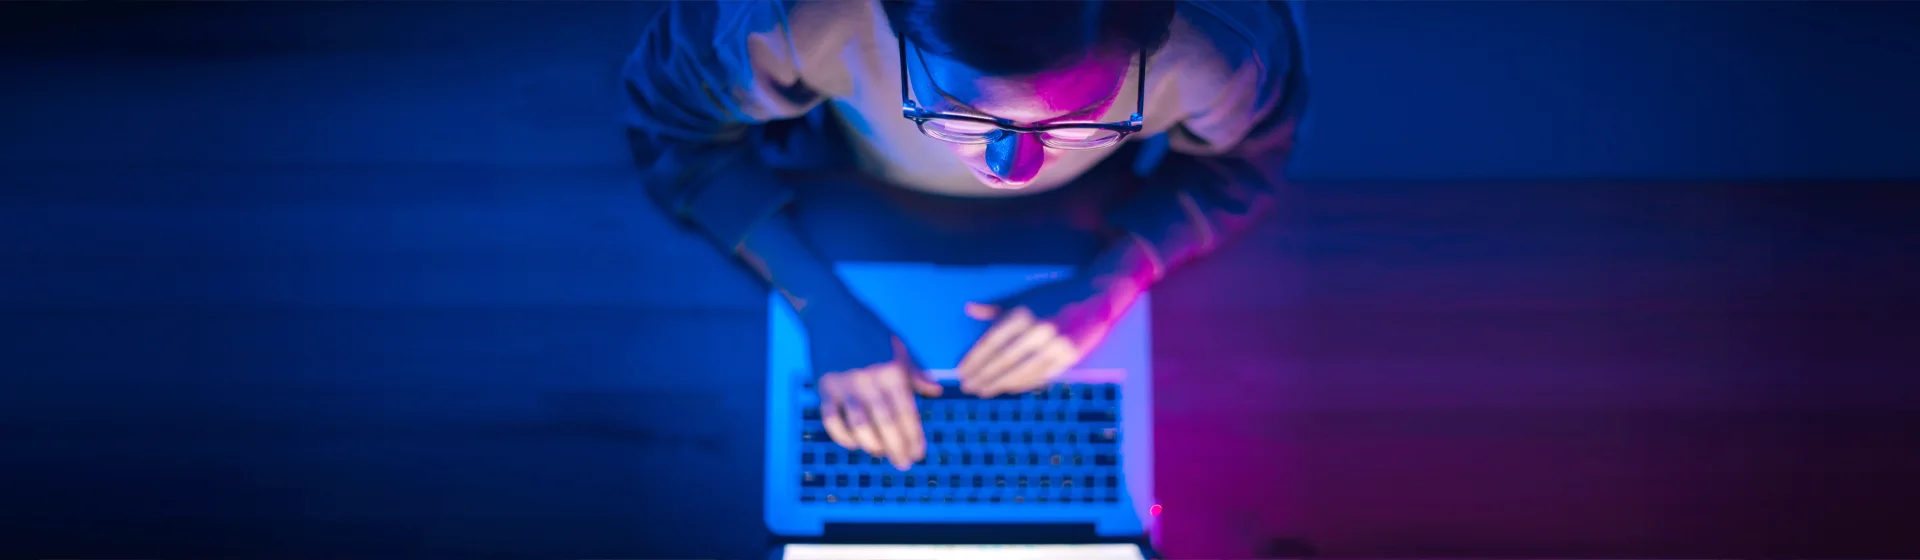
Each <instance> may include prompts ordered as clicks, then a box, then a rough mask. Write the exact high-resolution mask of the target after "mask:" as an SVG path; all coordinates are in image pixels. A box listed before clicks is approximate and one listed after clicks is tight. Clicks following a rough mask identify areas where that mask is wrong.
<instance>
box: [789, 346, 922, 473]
mask: <svg viewBox="0 0 1920 560" xmlns="http://www.w3.org/2000/svg"><path fill="white" fill-rule="evenodd" d="M893 347H894V359H893V360H891V361H887V362H883V363H879V364H874V365H871V366H867V367H862V368H856V369H851V370H846V371H838V372H833V373H828V374H826V375H822V376H820V379H819V382H818V383H816V386H817V387H819V389H820V423H821V424H824V425H826V428H827V436H828V437H831V438H833V442H834V443H838V444H840V445H841V446H842V447H845V448H847V449H852V450H855V451H865V452H867V453H869V454H872V455H873V456H875V457H881V458H885V459H887V460H888V461H889V462H891V463H893V467H894V468H896V469H900V470H903V471H904V470H907V469H908V468H911V467H912V466H913V463H914V462H916V461H919V460H920V459H922V458H925V457H926V456H927V442H926V433H925V432H924V431H923V430H922V429H921V427H920V408H919V406H918V405H917V404H916V403H914V400H913V395H914V393H919V394H921V395H926V396H928V397H937V396H940V384H939V383H938V382H935V381H934V380H933V379H932V378H929V377H928V376H927V375H926V373H925V372H924V371H921V369H920V367H919V366H918V365H916V364H915V363H914V361H913V358H912V356H910V355H909V354H908V353H907V350H906V345H905V344H902V343H901V342H900V339H898V338H895V339H893Z"/></svg>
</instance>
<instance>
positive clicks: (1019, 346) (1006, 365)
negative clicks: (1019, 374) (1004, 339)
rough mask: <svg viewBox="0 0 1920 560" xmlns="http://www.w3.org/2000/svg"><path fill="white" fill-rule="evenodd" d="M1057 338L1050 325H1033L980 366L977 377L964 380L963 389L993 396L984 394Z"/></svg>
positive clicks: (1043, 351) (988, 394)
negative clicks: (987, 389) (988, 388)
mask: <svg viewBox="0 0 1920 560" xmlns="http://www.w3.org/2000/svg"><path fill="white" fill-rule="evenodd" d="M1058 338H1059V333H1057V332H1056V331H1054V329H1053V325H1052V324H1050V323H1036V324H1034V325H1033V326H1032V327H1030V328H1028V329H1027V331H1026V332H1023V333H1020V336H1019V337H1018V338H1015V339H1014V340H1013V342H1011V343H1008V344H1007V346H1006V348H1004V349H1002V350H1001V351H1000V352H999V353H998V354H996V355H995V356H993V358H992V359H990V360H988V361H987V362H986V363H984V364H981V365H980V373H979V375H977V376H976V377H975V378H973V379H968V380H966V383H967V385H966V386H963V387H964V388H966V390H967V392H969V393H973V394H976V395H980V396H983V397H988V396H993V395H992V394H990V393H987V392H984V391H985V390H986V388H987V387H991V386H994V385H996V384H998V383H999V382H1000V379H1002V378H1004V377H1006V376H1008V375H1010V374H1012V373H1013V370H1014V367H1015V366H1017V365H1019V364H1020V363H1021V362H1025V361H1028V359H1029V358H1031V357H1033V356H1038V355H1042V354H1044V353H1045V351H1046V350H1047V349H1048V346H1049V345H1050V344H1052V343H1053V341H1054V340H1057V339H1058Z"/></svg>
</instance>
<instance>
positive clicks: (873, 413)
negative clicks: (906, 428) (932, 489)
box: [855, 366, 912, 468]
mask: <svg viewBox="0 0 1920 560" xmlns="http://www.w3.org/2000/svg"><path fill="white" fill-rule="evenodd" d="M893 367H898V366H893ZM903 373H904V372H901V371H899V370H898V369H892V370H877V371H875V373H870V374H867V375H863V376H860V377H859V378H857V379H856V381H855V389H856V390H857V391H859V394H860V400H861V402H864V403H866V405H867V418H868V419H869V420H871V421H872V422H873V428H874V431H875V432H877V433H878V434H879V436H880V445H882V446H883V447H884V448H885V449H886V452H885V455H882V456H884V457H886V458H887V459H888V460H890V461H891V462H892V463H893V465H894V467H896V468H898V467H900V466H901V465H903V464H912V462H911V461H908V460H907V457H909V456H910V453H909V452H908V448H909V447H908V445H907V438H906V435H905V434H902V433H901V430H900V423H901V422H902V421H903V420H905V419H904V418H901V414H900V411H899V410H898V409H896V408H895V406H894V399H893V395H891V394H890V393H895V392H899V393H905V392H906V391H907V387H906V384H905V381H906V379H904V375H902V374H903Z"/></svg>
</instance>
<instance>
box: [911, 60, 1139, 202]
mask: <svg viewBox="0 0 1920 560" xmlns="http://www.w3.org/2000/svg"><path fill="white" fill-rule="evenodd" d="M919 58H923V59H924V60H925V61H926V65H925V66H924V67H923V70H924V72H913V73H914V74H921V75H916V76H912V77H910V79H912V80H914V81H915V82H916V83H915V84H914V89H915V91H917V92H926V93H925V94H922V95H921V96H920V102H921V103H922V104H924V105H926V106H927V107H928V108H929V109H933V110H936V111H943V112H953V113H963V114H976V115H980V116H986V117H994V118H1001V119H1006V120H1010V121H1013V122H1016V123H1020V124H1026V125H1038V124H1047V123H1052V122H1075V121H1100V120H1102V118H1101V117H1103V116H1105V114H1106V112H1107V110H1108V109H1109V108H1111V107H1112V106H1113V102H1114V96H1115V94H1116V93H1118V92H1119V91H1120V87H1121V86H1122V85H1124V84H1123V83H1122V82H1124V81H1125V80H1126V77H1127V71H1128V69H1130V68H1131V67H1132V60H1133V53H1125V52H1097V53H1091V54H1089V55H1088V56H1087V57H1085V58H1084V59H1082V60H1080V61H1079V62H1075V63H1073V64H1070V65H1067V66H1065V67H1062V68H1059V69H1056V70H1048V71H1045V72H1040V73H1037V74H1032V75H1027V76H989V75H986V74H982V73H980V72H979V71H977V70H974V69H972V68H969V67H967V66H966V65H963V64H960V63H957V62H953V61H950V60H947V59H944V58H941V57H939V56H936V55H934V54H931V53H921V56H920V57H919ZM929 78H930V79H929ZM922 82H925V83H924V85H923V84H922ZM951 147H952V149H953V151H954V155H956V156H958V157H959V158H960V160H961V161H962V162H963V163H965V164H966V166H967V169H968V170H970V171H972V172H973V175H974V178H976V179H979V180H980V182H981V184H984V185H986V186H987V187H989V188H994V189H1005V190H1018V189H1022V188H1026V187H1027V185H1030V184H1032V183H1033V181H1034V179H1035V178H1036V177H1038V176H1039V175H1040V170H1041V169H1044V168H1045V167H1046V166H1047V164H1048V163H1051V162H1053V161H1054V160H1056V159H1058V158H1059V155H1060V154H1059V152H1060V150H1056V149H1053V148H1048V147H1046V146H1045V145H1042V144H1041V143H1040V139H1039V138H1035V137H1034V136H1033V135H1029V134H1017V135H1013V136H1011V137H1009V138H1006V139H1003V140H1001V141H999V142H994V143H991V144H972V145H967V144H953V145H952V146H951Z"/></svg>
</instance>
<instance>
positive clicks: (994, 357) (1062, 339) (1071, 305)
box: [959, 271, 1139, 397]
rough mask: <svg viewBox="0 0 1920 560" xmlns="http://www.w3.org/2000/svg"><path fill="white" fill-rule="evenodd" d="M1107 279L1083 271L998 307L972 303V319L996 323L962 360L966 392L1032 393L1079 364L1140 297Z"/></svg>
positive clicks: (962, 383)
mask: <svg viewBox="0 0 1920 560" xmlns="http://www.w3.org/2000/svg"><path fill="white" fill-rule="evenodd" d="M1106 278H1107V277H1102V276H1099V275H1095V274H1091V273H1086V272H1084V271H1083V273H1082V274H1078V275H1075V276H1073V277H1071V278H1066V279H1062V280H1056V281H1053V282H1048V283H1046V284H1041V285H1039V286H1036V287H1034V288H1032V289H1029V290H1027V291H1025V292H1021V293H1020V294H1018V295H1016V296H1014V297H1012V298H1008V299H1007V300H1004V301H1002V302H1000V303H997V304H983V303H969V304H967V308H966V313H967V316H969V317H972V318H974V319H976V320H980V321H993V322H994V323H993V326H991V327H988V328H987V332H986V334H983V335H981V336H980V339H979V340H978V341H976V342H974V344H973V348H972V349H971V350H968V351H967V355H966V356H965V357H963V358H961V359H960V368H959V369H960V390H961V391H964V392H966V393H968V394H971V395H977V396H980V397H992V396H995V395H1000V394H1004V393H1017V392H1022V391H1031V390H1033V389H1036V388H1039V387H1040V386H1042V385H1045V384H1047V382H1049V381H1052V380H1053V378H1054V377H1055V376H1058V375H1060V373H1061V372H1064V371H1066V370H1067V368H1071V367H1073V366H1074V365H1076V364H1079V363H1080V360H1081V359H1082V358H1085V357H1086V355H1087V353H1088V352H1090V351H1092V350H1093V349H1094V348H1095V347H1097V346H1099V345H1100V341H1101V340H1104V339H1105V338H1106V336H1107V332H1108V331H1110V330H1112V329H1113V324H1114V323H1115V322H1116V321H1118V320H1119V319H1120V316H1121V315H1122V314H1124V313H1125V312H1126V310H1127V307H1128V306H1130V305H1132V304H1133V300H1135V299H1137V298H1138V297H1139V292H1138V291H1137V290H1134V289H1132V288H1131V284H1128V283H1124V282H1110V281H1106ZM1103 285H1104V286H1106V288H1105V289H1103V288H1102V286H1103Z"/></svg>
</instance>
